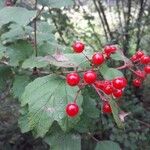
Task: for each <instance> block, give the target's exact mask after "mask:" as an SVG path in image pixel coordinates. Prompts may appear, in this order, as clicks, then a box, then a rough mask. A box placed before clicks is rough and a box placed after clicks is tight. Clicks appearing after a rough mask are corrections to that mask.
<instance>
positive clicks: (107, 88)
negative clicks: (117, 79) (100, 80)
mask: <svg viewBox="0 0 150 150" xmlns="http://www.w3.org/2000/svg"><path fill="white" fill-rule="evenodd" d="M103 92H104V93H105V94H107V95H110V94H112V92H113V87H112V85H111V84H107V85H105V86H104V87H103Z"/></svg>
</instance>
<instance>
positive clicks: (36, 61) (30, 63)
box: [22, 57, 49, 69]
mask: <svg viewBox="0 0 150 150" xmlns="http://www.w3.org/2000/svg"><path fill="white" fill-rule="evenodd" d="M48 64H49V62H48V61H46V60H45V59H44V57H31V58H29V59H26V60H25V61H24V62H23V64H22V68H24V69H27V68H30V69H33V68H34V67H37V68H43V67H46V66H47V65H48Z"/></svg>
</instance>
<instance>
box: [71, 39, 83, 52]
mask: <svg viewBox="0 0 150 150" xmlns="http://www.w3.org/2000/svg"><path fill="white" fill-rule="evenodd" d="M72 48H73V50H74V52H76V53H82V52H83V50H84V48H85V45H84V44H83V43H82V42H79V41H76V42H74V43H73V45H72Z"/></svg>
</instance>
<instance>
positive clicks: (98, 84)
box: [94, 80, 104, 90]
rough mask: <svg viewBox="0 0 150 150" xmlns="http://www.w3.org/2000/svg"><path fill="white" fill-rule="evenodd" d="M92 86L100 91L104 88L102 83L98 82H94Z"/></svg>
mask: <svg viewBox="0 0 150 150" xmlns="http://www.w3.org/2000/svg"><path fill="white" fill-rule="evenodd" d="M94 85H95V86H96V87H97V88H98V89H101V90H102V89H103V87H104V82H103V81H100V80H98V81H95V83H94Z"/></svg>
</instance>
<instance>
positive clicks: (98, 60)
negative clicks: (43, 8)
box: [92, 53, 104, 65]
mask: <svg viewBox="0 0 150 150" xmlns="http://www.w3.org/2000/svg"><path fill="white" fill-rule="evenodd" d="M103 62H104V56H103V54H101V53H96V54H94V55H93V57H92V63H93V64H94V65H101V64H102V63H103Z"/></svg>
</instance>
